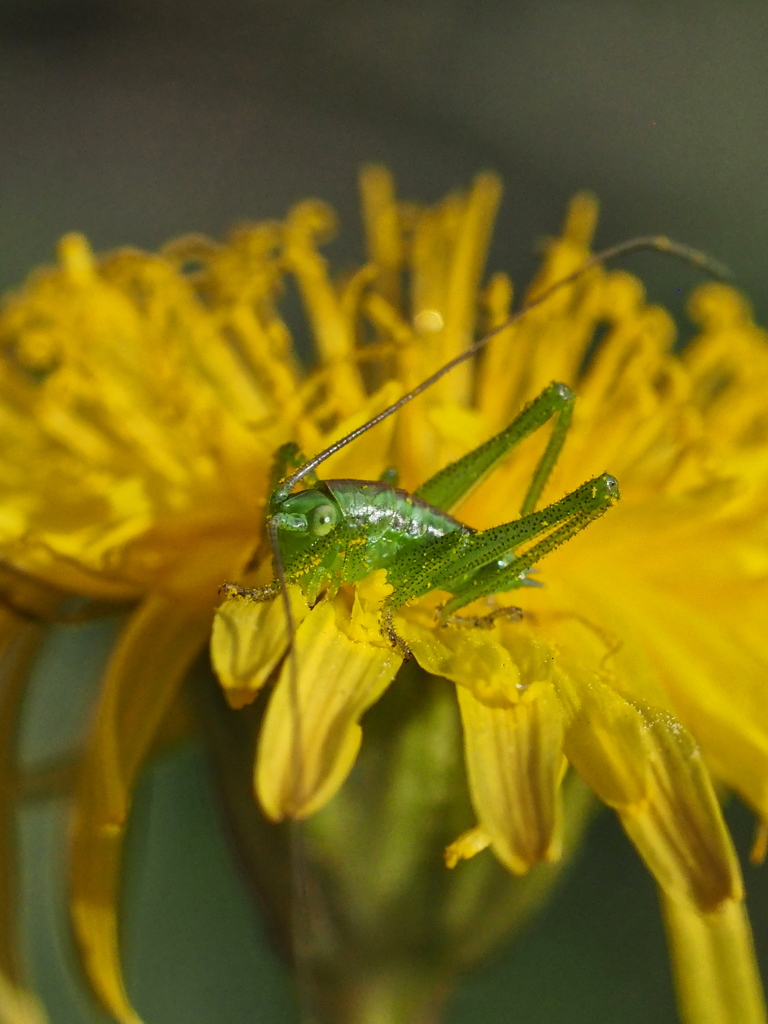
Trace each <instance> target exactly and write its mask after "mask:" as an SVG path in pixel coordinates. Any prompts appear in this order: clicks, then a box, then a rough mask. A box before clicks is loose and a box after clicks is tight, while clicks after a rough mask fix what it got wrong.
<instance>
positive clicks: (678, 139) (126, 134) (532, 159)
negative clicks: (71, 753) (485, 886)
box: [0, 0, 768, 1024]
mask: <svg viewBox="0 0 768 1024" xmlns="http://www.w3.org/2000/svg"><path fill="white" fill-rule="evenodd" d="M767 44H768V7H766V5H765V4H764V3H758V2H738V0H734V2H730V3H728V4H723V3H722V2H721V0H699V2H697V3H695V4H693V3H686V2H681V0H680V2H672V0H668V2H662V0H646V2H642V3H641V2H627V0H613V2H612V0H588V2H583V3H582V2H573V0H560V2H557V0H555V2H550V3H547V4H542V3H534V2H532V0H524V2H510V0H483V2H477V0H408V2H404V0H403V2H400V0H390V2H385V0H261V2H257V0H3V2H2V5H1V6H0V115H1V116H0V164H1V165H2V166H1V173H0V233H1V234H0V237H1V238H2V245H0V287H2V288H3V289H6V288H9V287H12V286H14V285H15V284H17V283H19V282H20V281H21V280H22V279H23V277H24V276H25V274H26V273H27V272H28V270H29V269H30V268H31V267H32V266H34V265H35V264H38V263H40V262H45V261H47V260H49V259H50V258H51V252H52V246H53V244H54V242H55V240H56V238H57V237H58V236H59V235H61V234H62V233H63V232H65V231H69V230H74V229H77V230H82V231H84V232H85V233H86V234H88V235H89V236H90V237H91V239H92V240H93V243H94V245H95V246H96V247H97V248H99V249H105V248H110V247H113V246H116V245H123V244H132V245H139V246H143V247H153V246H156V245H158V244H160V243H161V242H163V241H164V240H166V239H167V238H168V237H170V236H173V235H175V234H180V233H184V232H187V231H193V230H194V231H204V232H208V233H211V234H214V235H215V234H221V233H222V232H224V231H226V229H227V228H228V227H229V226H231V225H233V224H235V223H237V222H238V221H240V220H242V219H245V218H248V219H255V218H263V217H275V216H281V215H282V214H283V213H284V211H285V209H286V207H287V206H288V205H290V204H291V203H292V202H294V201H296V200H297V199H299V198H302V197H304V196H306V195H310V194H311V195H317V196H320V197H322V198H324V199H327V200H328V201H330V202H331V203H332V204H333V205H334V206H335V207H336V208H337V209H338V210H339V212H340V214H341V217H342V222H343V229H342V232H341V235H340V238H339V241H338V242H337V243H336V244H335V247H333V248H332V252H333V254H334V257H335V258H336V259H337V261H338V264H339V265H341V266H343V265H344V264H346V263H348V262H349V261H351V260H353V259H355V258H357V257H358V256H359V251H360V237H359V227H358V217H357V197H356V190H355V178H356V173H357V169H358V167H359V166H360V164H361V163H363V162H366V161H370V160H379V161H384V162H386V163H387V164H388V165H389V166H390V167H391V168H392V169H393V171H394V172H395V174H396V177H397V180H398V183H399V188H400V191H401V194H403V195H405V196H408V197H411V198H419V199H423V200H434V199H435V198H437V197H438V196H440V195H441V194H442V193H443V192H444V191H446V190H447V189H450V188H452V187H455V186H460V185H463V184H465V183H467V182H468V181H469V179H470V178H471V176H472V175H473V173H474V172H475V171H477V170H478V169H481V168H485V167H492V168H495V169H496V170H498V171H500V172H501V173H502V175H503V177H504V179H505V183H506V189H507V191H506V198H505V202H504V207H503V211H502V215H501V218H500V222H499V228H498V231H497V235H496V240H495V243H494V253H493V260H492V263H493V266H494V267H502V268H505V269H508V270H510V272H511V273H512V274H513V276H514V278H515V280H516V281H518V282H520V281H524V280H525V279H526V278H527V276H528V275H529V273H530V272H531V270H532V268H533V267H534V266H535V258H534V255H533V250H534V247H535V244H536V242H537V240H538V239H540V238H541V237H542V236H545V235H547V234H551V233H553V232H554V231H556V229H557V225H558V223H559V220H560V217H561V214H562V210H563V206H564V203H565V201H566V199H567V198H568V196H570V195H571V194H572V193H573V192H574V191H576V190H577V189H580V188H584V187H586V188H591V189H593V190H594V191H596V192H597V193H598V194H599V195H600V197H601V199H602V202H603V216H602V220H601V225H600V229H599V236H598V241H599V242H600V243H601V244H607V243H609V242H613V241H616V240H617V239H620V238H623V237H627V236H630V235H634V234H638V233H648V232H664V233H666V234H669V235H671V236H673V237H676V238H679V239H681V240H683V241H686V242H688V243H691V244H693V245H697V246H699V247H701V248H704V249H706V250H707V251H709V252H711V253H712V254H713V255H715V256H717V257H718V258H720V259H722V260H724V261H725V262H726V263H728V264H729V265H730V266H731V267H732V268H733V270H734V271H735V273H736V276H737V279H738V281H739V283H740V284H741V285H742V287H744V289H745V290H746V291H747V292H749V293H750V294H751V296H752V298H753V300H754V302H755V304H756V306H757V308H758V310H760V311H761V313H762V315H763V316H762V319H763V320H765V319H766V316H768V290H766V288H765V286H764V284H763V264H764V258H763V248H764V244H765V240H766V239H767V238H768V201H767V196H766V188H765V183H766V170H765V167H766V164H768V131H767V129H768V72H767V71H766V61H765V53H766V51H767V50H768V45H767ZM628 265H629V266H631V267H632V268H633V269H637V270H639V271H640V272H641V273H642V275H643V276H644V278H645V279H646V280H648V281H649V282H650V288H651V293H652V295H653V296H654V297H655V298H658V299H660V300H662V301H665V302H668V303H669V304H671V305H672V306H673V308H674V309H675V310H676V312H677V313H678V314H679V313H681V311H682V292H684V291H685V290H686V289H687V288H688V287H690V285H691V284H693V283H694V281H695V280H696V276H695V275H694V274H693V272H692V271H690V270H689V269H688V268H684V267H683V268H679V267H676V266H670V265H669V264H662V263H661V262H660V261H657V260H654V259H653V258H651V257H637V258H635V259H634V260H633V261H632V262H631V263H628ZM108 641H109V628H108V627H99V630H97V631H96V632H95V633H94V634H93V635H92V636H90V637H89V638H88V640H87V643H86V644H85V645H83V643H82V637H81V636H80V634H79V633H78V632H76V631H71V630H70V631H66V630H65V631H61V632H57V633H56V634H55V635H54V636H53V637H52V638H51V640H50V644H49V647H48V648H47V653H46V658H47V659H48V661H47V662H44V664H43V665H42V666H41V668H40V671H39V672H38V675H37V679H36V690H35V691H34V693H33V695H32V699H31V701H30V707H29V708H28V718H27V725H26V732H25V744H26V747H25V750H26V754H25V756H26V757H28V758H29V759H30V762H34V760H35V758H36V757H42V756H46V755H47V754H49V753H50V752H51V749H52V744H53V745H58V747H62V746H63V747H64V748H65V747H66V746H67V744H69V743H74V742H76V739H77V736H78V735H79V732H80V730H81V728H82V722H83V719H84V715H85V714H86V709H87V706H88V687H87V686H86V685H85V683H86V681H87V679H88V678H89V677H90V678H95V675H94V673H95V672H96V670H97V668H98V662H99V658H103V655H104V653H105V651H106V650H107V648H108ZM62 666H66V674H64V669H63V667H62ZM65 726H66V727H65ZM729 816H730V818H731V821H732V824H733V827H734V831H735V835H736V838H737V843H738V846H739V850H740V852H741V853H742V855H744V854H745V852H746V850H747V849H748V847H749V842H750V832H751V822H750V820H749V816H748V815H747V814H746V812H744V810H743V809H741V808H739V807H738V805H737V804H736V803H735V802H733V803H732V804H731V806H730V809H729ZM63 819H64V809H63V808H62V807H60V806H58V805H55V804H51V803H49V804H39V805H35V806H32V807H30V808H29V809H28V810H27V811H25V812H24V816H23V821H22V838H23V847H24V854H25V858H24V879H25V916H24V936H25V945H26V948H27V951H28V955H29V958H30V962H31V965H32V973H33V978H34V981H35V983H36V985H37V987H38V988H39V990H40V991H41V992H42V993H43V994H44V996H45V999H46V1002H47V1004H48V1006H49V1007H50V1008H51V1012H52V1020H53V1022H54V1024H80V1022H84V1021H90V1020H94V1021H96V1020H99V1019H101V1018H99V1016H98V1015H97V1014H92V1012H91V1010H90V1005H89V1003H88V1002H87V999H86V997H85V996H84V994H83V993H82V991H81V990H80V989H79V988H78V986H77V982H76V980H75V979H73V978H72V977H71V976H69V975H68V974H67V972H66V966H67V960H68V957H69V955H70V947H69V942H70V940H69V937H68V933H67V929H66V923H65V917H64V913H63V902H62V901H63V895H62V893H63V870H64V869H63V863H62V842H61V837H62V829H63ZM746 874H747V885H748V887H749V890H750V899H751V908H752V920H753V923H754V927H755V932H756V939H757V943H758V951H759V953H760V956H761V960H762V963H763V964H764V965H765V966H766V967H768V874H766V870H765V869H764V870H762V871H761V870H755V869H752V868H750V867H747V868H746ZM129 876H130V877H129V891H128V899H127V907H128V909H127V915H128V928H127V960H128V968H129V976H130V978H131V990H132V992H133V993H134V994H135V999H136V1003H137V1006H138V1008H139V1010H140V1011H141V1012H142V1013H144V1015H145V1017H146V1019H147V1021H148V1024H177V1022H178V1024H182V1022H183V1024H209V1022H214V1021H215V1022H217V1024H219V1022H222V1024H224V1022H226V1024H246V1022H247V1024H262V1022H263V1024H272V1022H278V1021H281V1022H290V1021H291V1020H293V1019H295V1008H294V1005H293V1002H292V997H291V994H290V988H289V985H288V981H287V978H286V975H285V973H284V971H283V968H282V967H281V965H280V964H279V962H278V961H277V960H276V959H275V957H274V956H273V955H272V953H271V952H270V951H269V949H268V947H267V946H266V944H265V939H264V936H263V934H262V931H261V930H260V928H259V925H258V923H257V922H256V921H255V919H254V916H253V913H252V906H251V897H250V894H249V893H248V892H247V890H246V887H245V885H244V883H243V882H242V880H241V879H240V878H239V877H238V875H237V872H236V870H235V868H234V867H233V865H232V864H231V861H230V857H229V853H228V850H227V848H226V845H225V841H224V839H223V837H222V835H221V833H220V830H219V829H218V819H217V812H216V808H215V803H214V799H213V794H212V788H211V784H210V782H209V780H208V775H207V771H206V767H205V761H204V757H203V754H202V752H201V751H200V750H198V749H196V748H195V747H193V746H188V747H185V748H183V749H182V750H180V751H178V752H176V753H174V754H172V755H169V756H168V757H166V758H165V759H163V760H162V761H161V762H160V763H158V764H157V766H156V767H155V768H154V769H153V771H152V772H151V773H149V774H148V775H147V777H145V779H144V781H143V783H142V787H141V791H140V794H139V798H138V802H137V808H136V814H135V820H134V822H133V826H132V836H131V856H130V864H129ZM766 973H767V974H768V971H766ZM449 1020H450V1024H470V1022H475V1021H477V1022H480V1021H483V1022H495V1021H524V1022H526V1024H545V1022H546V1024H549V1022H552V1021H558V1022H560V1021H563V1022H574V1024H577V1022H579V1021H594V1020H606V1021H613V1020H616V1021H619V1020H620V1021H622V1022H623V1024H634V1022H638V1024H640V1022H644V1024H666V1022H671V1021H674V1020H675V1013H674V1008H673V1002H672V995H671V985H670V980H669V972H668V967H667V961H666V950H665V946H664V939H663V934H662V930H661V925H660V921H659V916H658V912H657V907H656V899H655V893H654V888H653V885H652V883H651V882H650V880H649V879H648V877H647V875H646V874H645V872H644V870H643V868H642V866H641V865H640V864H639V862H638V860H637V858H636V856H635V854H634V852H633V850H632V849H631V848H630V846H629V844H628V842H627V841H626V840H625V839H624V837H623V835H622V833H621V831H620V829H619V828H618V826H617V825H616V823H615V822H614V820H613V818H612V817H611V816H610V815H608V814H605V815H602V816H601V817H599V818H598V820H597V821H596V822H595V824H594V826H593V827H592V829H591V831H590V834H589V837H588V841H587V843H586V845H585V848H584V850H583V852H582V854H581V856H580V857H579V859H578V862H577V863H576V864H575V865H574V867H573V869H572V870H571V871H570V872H569V874H568V877H567V879H566V881H565V884H564V885H563V886H562V888H561V889H560V890H559V892H558V894H557V895H556V897H555V898H554V900H553V901H552V903H551V905H550V906H549V907H548V909H547V911H546V912H545V914H544V915H543V916H542V917H541V918H540V919H539V920H538V921H537V922H536V923H535V924H534V925H533V926H532V927H531V928H530V929H529V930H528V931H527V932H526V933H525V934H524V935H523V936H522V937H521V939H520V940H519V941H518V942H517V943H516V944H515V945H514V946H513V947H512V948H510V949H509V950H507V951H506V952H504V953H503V954H502V955H501V956H500V958H499V959H498V960H497V961H496V962H495V963H493V964H491V965H489V966H488V968H487V969H486V970H485V971H484V972H482V973H480V974H478V975H476V976H474V977H472V978H471V979H468V980H467V981H466V983H465V984H464V985H463V987H462V988H461V990H460V991H459V993H458V995H457V998H456V1001H455V1004H454V1007H453V1010H452V1013H451V1016H450V1018H449Z"/></svg>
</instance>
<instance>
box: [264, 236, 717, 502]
mask: <svg viewBox="0 0 768 1024" xmlns="http://www.w3.org/2000/svg"><path fill="white" fill-rule="evenodd" d="M643 249H651V250H653V251H655V252H663V253H668V254H669V255H670V256H674V257H675V258H677V259H680V260H683V261H684V262H685V263H689V264H691V265H692V266H694V267H698V268H699V269H700V270H703V271H704V272H705V273H707V274H709V275H710V276H711V277H714V278H715V279H717V280H720V281H728V280H731V279H732V277H733V275H732V273H731V271H730V270H729V269H728V268H727V267H726V266H724V265H723V264H722V263H719V262H718V261H717V260H714V259H712V257H711V256H708V255H707V254H706V253H704V252H701V251H700V250H699V249H693V248H691V247H690V246H688V245H683V244H682V243H680V242H673V241H672V239H671V238H666V237H665V236H664V235H649V236H644V237H642V238H630V239H629V240H628V241H626V242H619V243H618V244H617V245H612V246H611V247H610V248H608V249H603V250H602V252H598V253H595V255H594V256H590V257H589V259H588V260H586V262H585V263H583V264H582V265H581V266H580V267H579V268H578V269H577V270H574V271H573V273H571V274H568V275H567V276H566V277H562V278H560V280H559V281H555V283H554V284H551V285H550V286H549V288H545V289H544V291H543V292H541V293H540V294H539V295H537V296H536V298H534V299H531V300H530V302H527V303H526V304H525V305H524V306H522V307H521V308H520V309H519V310H518V311H517V312H516V313H513V314H512V316H510V317H508V318H507V319H506V320H505V321H504V323H503V324H499V326H498V327H494V329H493V330H492V331H489V332H488V334H486V335H484V336H483V337H482V338H479V339H478V340H477V341H475V342H473V343H472V344H471V345H470V346H469V347H468V348H466V349H464V351H463V352H460V353H459V355H457V356H455V357H454V358H453V359H451V360H450V362H447V363H445V365H444V366H441V367H440V369H439V370H436V371H435V372H434V373H433V374H432V375H431V376H430V377H427V378H426V380H423V381H422V382H421V384H418V385H417V386H416V387H415V388H413V390H412V391H409V392H407V394H405V395H403V396H402V397H401V398H398V400H397V401H396V402H393V403H392V404H391V405H388V406H387V408H386V409H383V410H382V411H381V412H380V413H378V415H376V416H374V417H373V419H370V420H368V422H367V423H363V425H362V426H360V427H358V428H357V429H356V430H353V431H351V433H349V434H347V435H346V436H345V437H342V438H341V439H340V440H339V441H335V442H334V443H333V444H331V445H329V446H328V447H327V448H324V449H323V450H322V451H321V452H319V453H318V454H317V455H314V456H313V457H312V458H311V459H310V460H309V462H305V463H304V465H303V466H301V467H300V468H299V469H297V470H296V472H295V473H292V474H291V475H290V476H289V477H286V478H285V480H284V481H283V482H282V484H280V486H279V487H278V488H276V490H275V491H274V493H273V495H272V503H273V504H278V503H279V502H281V501H284V500H285V498H287V497H288V495H289V494H290V493H291V491H292V490H293V488H294V487H295V486H296V484H297V483H298V482H299V481H300V480H303V479H304V477H305V476H306V475H307V474H308V473H311V472H312V470H314V469H316V468H317V467H318V466H319V465H320V464H321V463H322V462H325V460H326V459H329V458H330V457H331V455H335V454H336V452H338V451H340V450H341V449H342V448H346V446H347V445H348V444H349V443H350V442H351V441H354V440H356V439H357V438H358V437H360V436H361V435H362V434H365V433H366V431H368V430H371V429H372V428H373V427H375V426H378V424H379V423H381V422H382V420H385V419H387V417H388V416H391V415H392V413H394V412H397V410H398V409H401V408H402V407H403V406H404V405H407V404H408V402H410V401H411V400H412V399H414V398H416V397H417V395H420V394H422V392H424V391H426V390H427V389H428V388H431V387H432V385H433V384H436V383H437V381H439V380H440V378H441V377H444V376H445V374H446V373H450V371H451V370H452V369H453V368H454V367H455V366H459V365H460V364H461V363H463V362H465V361H466V360H467V359H471V358H472V356H473V355H475V354H476V353H477V352H479V351H480V349H481V348H483V346H484V345H487V344H488V342H489V341H490V340H491V339H492V338H495V337H496V335H497V334H500V333H501V332H502V331H504V330H506V329H507V328H508V327H510V326H511V325H512V324H514V323H517V321H518V320H520V319H521V317H523V316H525V314H526V313H528V312H529V311H530V310H531V309H535V308H536V306H540V305H541V304H542V302H545V301H546V300H547V299H548V298H549V297H550V295H552V294H553V293H554V292H556V291H559V289H560V288H563V287H565V285H567V284H571V283H572V282H573V281H576V280H578V278H580V277H581V275H582V274H585V273H586V272H587V271H588V270H590V269H591V268H592V267H594V266H597V265H598V264H602V263H606V262H607V261H608V260H612V259H615V258H616V257H617V256H625V255H626V254H627V253H631V252H640V251H642V250H643Z"/></svg>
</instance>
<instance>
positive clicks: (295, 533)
mask: <svg viewBox="0 0 768 1024" xmlns="http://www.w3.org/2000/svg"><path fill="white" fill-rule="evenodd" d="M272 508H273V511H272V514H271V515H270V517H269V520H268V528H269V532H270V534H271V535H272V536H275V537H276V538H277V545H278V548H279V551H280V554H281V556H282V559H283V561H284V562H285V563H286V564H288V565H291V566H294V567H302V568H310V567H312V566H316V565H319V564H320V563H322V561H323V560H324V556H325V554H326V553H327V552H328V551H329V550H330V549H331V548H333V546H334V536H333V535H334V531H335V530H336V527H337V526H338V525H339V523H340V522H341V520H342V512H341V509H340V508H339V506H338V504H337V503H336V501H335V499H334V498H333V496H332V495H331V494H330V492H328V491H326V490H319V489H318V490H315V489H313V490H307V491H299V492H298V493H297V494H288V495H287V496H286V497H284V498H282V500H280V501H279V502H274V501H273V505H272Z"/></svg>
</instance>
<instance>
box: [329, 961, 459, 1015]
mask: <svg viewBox="0 0 768 1024" xmlns="http://www.w3.org/2000/svg"><path fill="white" fill-rule="evenodd" d="M337 991H338V990H337ZM448 994H449V986H448V985H446V984H445V982H444V981H443V980H440V979H436V978H426V977H425V976H424V974H423V973H418V974H417V973H415V972H413V971H412V970H410V969H408V968H404V969H403V970H402V971H401V972H394V971H391V972H388V973H386V974H381V975H376V976H372V977H370V978H366V979H361V980H360V981H359V982H358V983H357V984H355V985H353V986H350V987H349V988H347V989H346V990H345V992H344V995H345V998H344V1003H343V1005H341V1006H339V1005H335V1006H332V1007H328V1008H327V1009H328V1011H329V1012H328V1014H327V1015H326V1017H325V1019H326V1020H328V1021H333V1024H439V1021H440V1020H441V1019H442V1010H443V1008H444V1005H445V1001H446V997H447V996H448Z"/></svg>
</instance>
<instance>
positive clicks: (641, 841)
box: [619, 705, 742, 913]
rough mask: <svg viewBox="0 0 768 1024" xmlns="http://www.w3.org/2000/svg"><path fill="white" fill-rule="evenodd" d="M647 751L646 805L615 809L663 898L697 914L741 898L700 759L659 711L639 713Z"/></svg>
mask: <svg viewBox="0 0 768 1024" xmlns="http://www.w3.org/2000/svg"><path fill="white" fill-rule="evenodd" d="M637 708H638V711H639V712H640V714H641V716H642V718H643V721H644V723H645V726H646V737H647V739H648V743H649V748H650V761H649V766H650V770H651V780H650V787H649V791H648V797H647V800H646V801H643V802H641V803H640V804H637V805H634V806H631V807H628V808H625V809H619V815H620V817H621V821H622V824H623V825H624V828H625V830H626V832H627V834H628V835H629V837H630V839H631V840H632V842H633V843H634V844H635V846H636V847H637V849H638V851H639V853H640V856H641V857H642V858H643V860H644V861H645V863H646V865H647V866H648V868H649V870H650V871H651V872H652V873H653V875H654V876H655V878H656V881H657V882H658V883H659V885H660V886H661V888H662V890H663V891H664V892H665V893H666V894H667V895H668V896H669V897H670V898H674V899H676V900H678V901H680V900H684V901H688V902H689V903H690V904H692V905H693V906H694V907H695V908H697V909H698V910H699V911H700V912H705V913H706V912H710V911H714V910H717V909H718V908H719V907H720V906H721V905H722V904H723V903H724V902H725V901H727V900H729V899H740V898H741V896H742V883H741V872H740V870H739V864H738V861H737V859H736V854H735V851H734V849H733V843H732V841H731V837H730V835H729V833H728V830H727V829H726V827H725V823H724V821H723V817H722V813H721V810H720V805H719V803H718V802H717V797H716V795H715V792H714V788H713V786H712V780H711V779H710V776H709V772H708V771H707V768H706V766H705V764H704V762H703V761H702V758H701V752H700V751H699V748H698V747H697V745H696V743H695V741H694V740H693V738H692V737H691V735H690V734H689V733H687V732H686V731H685V729H683V727H682V726H681V725H680V723H679V722H678V721H676V720H675V719H674V718H673V717H672V716H671V715H670V714H668V713H667V712H665V711H658V710H657V709H655V708H650V707H648V706H647V705H637Z"/></svg>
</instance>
